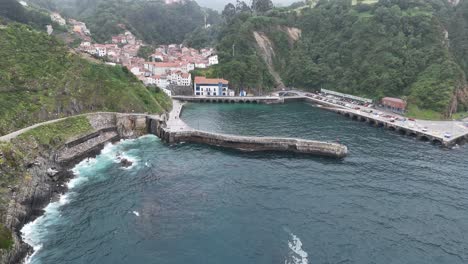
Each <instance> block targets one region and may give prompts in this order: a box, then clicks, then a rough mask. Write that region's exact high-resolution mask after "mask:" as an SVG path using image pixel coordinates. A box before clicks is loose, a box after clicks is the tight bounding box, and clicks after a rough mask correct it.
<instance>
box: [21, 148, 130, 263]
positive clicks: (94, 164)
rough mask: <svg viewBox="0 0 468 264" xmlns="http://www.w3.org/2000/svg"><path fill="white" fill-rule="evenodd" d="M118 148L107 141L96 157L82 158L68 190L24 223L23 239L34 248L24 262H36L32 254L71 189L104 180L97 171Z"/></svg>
mask: <svg viewBox="0 0 468 264" xmlns="http://www.w3.org/2000/svg"><path fill="white" fill-rule="evenodd" d="M124 143H125V142H124ZM120 148H121V145H112V144H110V143H109V144H107V145H106V146H105V147H104V148H103V150H102V151H101V154H100V155H99V156H97V157H96V158H92V159H86V160H83V161H82V162H80V163H79V164H78V165H76V166H75V167H74V168H73V169H72V172H73V174H74V175H75V178H73V179H72V180H70V181H69V182H68V183H67V187H68V192H67V193H66V194H63V195H61V196H60V197H59V199H58V200H57V201H55V202H53V203H50V204H49V205H47V207H46V208H45V209H44V215H42V216H41V217H38V218H37V219H36V220H34V221H33V222H30V223H28V224H26V225H25V226H24V227H23V228H22V229H21V235H22V238H23V240H24V241H25V242H26V243H28V244H29V245H30V246H31V247H32V248H33V249H34V252H33V254H31V255H30V256H28V257H27V258H26V262H25V263H28V264H29V263H36V262H35V261H34V256H35V255H36V254H37V253H38V252H39V251H40V250H41V248H42V247H43V241H44V239H45V237H46V236H47V233H48V231H49V230H51V229H53V226H54V225H56V224H58V223H60V221H61V220H60V218H61V217H62V216H61V213H60V207H62V206H63V205H65V204H67V203H69V202H70V200H71V198H72V197H73V196H74V195H76V194H77V193H75V192H73V190H74V189H75V188H77V187H78V186H82V185H83V184H85V183H87V182H90V183H93V182H96V181H100V180H104V179H103V177H104V176H103V175H104V174H103V173H99V171H100V170H105V169H107V168H108V166H109V165H110V164H112V163H115V162H116V161H115V160H116V157H117V154H118V153H119V149H120ZM125 158H128V160H131V161H132V162H133V161H134V162H136V161H137V158H135V157H130V156H127V155H126V156H125ZM134 164H135V163H134ZM132 167H133V166H132Z"/></svg>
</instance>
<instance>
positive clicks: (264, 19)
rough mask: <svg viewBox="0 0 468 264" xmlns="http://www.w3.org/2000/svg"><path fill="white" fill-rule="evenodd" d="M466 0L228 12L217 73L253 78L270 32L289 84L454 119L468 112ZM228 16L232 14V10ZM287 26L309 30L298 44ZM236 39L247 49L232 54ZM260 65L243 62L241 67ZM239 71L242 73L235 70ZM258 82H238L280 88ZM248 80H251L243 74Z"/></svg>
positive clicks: (343, 0)
mask: <svg viewBox="0 0 468 264" xmlns="http://www.w3.org/2000/svg"><path fill="white" fill-rule="evenodd" d="M467 5H468V4H467V1H462V2H461V3H460V4H459V5H458V6H452V5H451V4H449V3H448V2H446V1H445V0H431V1H419V0H405V1H400V0H381V1H379V2H378V3H376V4H372V5H367V4H357V5H353V4H352V1H351V0H349V1H348V0H336V1H319V2H318V4H317V5H316V6H315V7H314V8H303V9H301V10H300V11H299V12H296V11H291V10H286V11H285V10H284V9H282V10H272V11H270V12H267V13H265V14H264V15H263V16H259V15H257V16H255V15H253V14H252V13H248V14H246V13H241V14H237V15H235V16H234V17H232V15H231V17H227V16H225V20H226V27H225V28H227V29H228V30H225V31H224V32H223V34H222V35H221V39H220V42H219V45H218V49H219V54H220V57H221V58H220V60H221V61H222V62H224V63H223V65H221V66H220V70H219V71H218V72H215V74H220V73H221V75H223V76H225V77H227V78H233V79H234V80H236V75H237V76H248V75H249V74H251V73H250V69H251V68H252V67H253V68H254V69H255V67H257V68H259V69H264V63H262V62H259V61H258V55H256V54H258V52H260V51H259V47H258V45H257V43H256V42H254V41H252V36H251V34H253V33H254V32H261V33H262V34H263V35H264V36H267V37H268V38H269V40H270V42H271V43H272V46H273V50H274V58H273V61H274V66H275V70H276V71H277V72H279V73H280V75H281V77H282V79H283V82H284V83H285V84H286V86H289V87H298V88H302V89H309V90H317V89H320V88H321V87H323V88H327V89H331V90H337V91H341V92H345V93H351V94H355V95H360V96H365V97H370V98H373V99H380V98H382V97H385V96H394V97H401V98H405V99H407V101H408V103H409V106H410V114H416V115H419V114H424V115H426V116H433V117H435V118H437V116H440V115H444V116H446V117H448V116H451V114H452V113H454V112H457V111H466V109H467V105H468V104H467V102H468V91H467V90H468V88H467V85H466V74H465V72H466V69H467V61H468V59H467V50H468V48H467V47H468V40H467V38H468V37H467V36H468V31H467V18H468V15H467V12H468V11H467V10H468V8H467V7H466V6H467ZM225 14H226V12H225ZM284 26H290V27H297V28H299V29H301V30H302V35H301V38H300V39H299V41H297V42H295V43H294V44H293V46H291V43H290V40H289V39H288V38H287V34H285V32H284V30H281V29H282V28H284ZM232 44H236V47H235V50H236V51H237V50H239V48H238V45H239V47H240V51H241V52H240V54H234V56H233V55H232V54H233V52H234V51H233V47H232V46H231V45H232ZM251 62H252V63H253V64H254V66H249V67H239V65H242V64H244V65H249V63H251ZM233 73H236V75H233ZM251 79H252V80H257V82H256V83H255V82H247V83H245V82H244V83H242V82H241V83H239V82H237V81H235V82H234V85H235V86H238V87H241V88H245V87H246V86H247V87H255V88H256V89H257V90H259V91H264V90H267V89H272V88H274V85H273V83H272V81H271V78H269V77H268V76H266V77H265V74H264V71H262V70H260V71H259V72H257V78H255V77H254V76H252V77H251ZM244 80H245V78H244Z"/></svg>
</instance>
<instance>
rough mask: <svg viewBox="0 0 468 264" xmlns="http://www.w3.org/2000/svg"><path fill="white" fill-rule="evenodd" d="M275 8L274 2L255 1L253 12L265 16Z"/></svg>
mask: <svg viewBox="0 0 468 264" xmlns="http://www.w3.org/2000/svg"><path fill="white" fill-rule="evenodd" d="M272 8H273V2H272V1H271V0H253V1H252V10H254V11H255V12H257V13H258V14H264V13H265V12H267V11H269V10H271V9H272Z"/></svg>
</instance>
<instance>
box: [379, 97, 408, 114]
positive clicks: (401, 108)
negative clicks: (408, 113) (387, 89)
mask: <svg viewBox="0 0 468 264" xmlns="http://www.w3.org/2000/svg"><path fill="white" fill-rule="evenodd" d="M382 105H383V107H384V108H385V109H387V110H389V111H392V112H397V113H404V112H405V110H406V102H405V101H404V100H402V99H400V98H393V97H385V98H382Z"/></svg>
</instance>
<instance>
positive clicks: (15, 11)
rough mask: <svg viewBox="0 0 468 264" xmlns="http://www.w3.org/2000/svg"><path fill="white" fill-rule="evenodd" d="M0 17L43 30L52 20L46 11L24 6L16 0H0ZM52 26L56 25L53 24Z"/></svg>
mask: <svg viewBox="0 0 468 264" xmlns="http://www.w3.org/2000/svg"><path fill="white" fill-rule="evenodd" d="M0 18H4V19H6V20H7V21H15V22H19V23H23V24H27V25H30V26H32V27H34V28H36V29H40V30H45V26H46V25H52V24H53V23H52V20H51V19H50V16H49V15H48V14H47V13H46V12H41V11H40V10H39V9H37V8H24V7H23V6H22V5H21V4H20V3H19V2H18V1H16V0H2V1H0ZM54 26H58V25H56V24H54Z"/></svg>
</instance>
